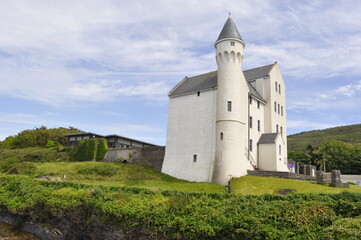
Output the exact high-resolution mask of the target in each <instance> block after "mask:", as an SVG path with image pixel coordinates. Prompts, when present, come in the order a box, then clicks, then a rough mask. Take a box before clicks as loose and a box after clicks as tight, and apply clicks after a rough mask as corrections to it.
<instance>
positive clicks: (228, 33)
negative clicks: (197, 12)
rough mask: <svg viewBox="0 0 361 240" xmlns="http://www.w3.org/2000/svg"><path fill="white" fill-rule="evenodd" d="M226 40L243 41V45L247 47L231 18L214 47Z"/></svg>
mask: <svg viewBox="0 0 361 240" xmlns="http://www.w3.org/2000/svg"><path fill="white" fill-rule="evenodd" d="M224 39H237V40H239V41H241V42H242V43H243V45H245V42H244V41H243V39H242V37H241V35H240V34H239V32H238V29H237V27H236V24H234V22H233V20H232V18H231V17H228V19H227V21H226V23H225V24H224V26H223V28H222V31H221V33H220V34H219V36H218V38H217V41H216V42H215V44H214V45H216V44H217V43H218V42H220V41H221V40H224Z"/></svg>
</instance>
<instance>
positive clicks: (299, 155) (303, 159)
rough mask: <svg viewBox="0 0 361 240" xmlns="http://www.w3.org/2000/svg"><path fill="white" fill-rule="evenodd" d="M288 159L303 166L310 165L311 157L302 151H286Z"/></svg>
mask: <svg viewBox="0 0 361 240" xmlns="http://www.w3.org/2000/svg"><path fill="white" fill-rule="evenodd" d="M288 158H290V159H292V160H294V161H296V162H299V163H303V164H311V155H310V154H308V153H306V152H302V151H288Z"/></svg>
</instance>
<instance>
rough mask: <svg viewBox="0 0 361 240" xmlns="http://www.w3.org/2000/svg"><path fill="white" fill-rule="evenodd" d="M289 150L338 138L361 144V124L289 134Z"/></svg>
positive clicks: (317, 144)
mask: <svg viewBox="0 0 361 240" xmlns="http://www.w3.org/2000/svg"><path fill="white" fill-rule="evenodd" d="M287 140H288V150H289V151H290V150H292V151H296V150H298V151H304V150H305V149H306V147H307V146H308V145H312V146H320V145H321V144H322V143H324V142H326V141H329V140H338V141H343V142H348V143H352V144H354V145H357V146H361V124H354V125H347V126H340V127H335V128H327V129H324V130H314V131H309V132H301V133H298V134H294V135H289V136H288V137H287Z"/></svg>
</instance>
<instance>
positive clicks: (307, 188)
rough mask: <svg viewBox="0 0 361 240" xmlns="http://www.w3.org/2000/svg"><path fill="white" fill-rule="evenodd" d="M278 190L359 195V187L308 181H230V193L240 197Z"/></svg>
mask: <svg viewBox="0 0 361 240" xmlns="http://www.w3.org/2000/svg"><path fill="white" fill-rule="evenodd" d="M280 189H295V190H296V191H295V193H340V192H343V191H350V192H356V193H361V187H359V186H350V188H334V187H329V186H326V185H320V184H316V183H314V182H310V181H303V180H294V179H283V178H271V177H254V176H245V177H240V178H237V179H233V180H232V193H234V194H241V195H247V194H249V195H261V194H266V193H268V194H274V193H276V192H277V191H278V190H280Z"/></svg>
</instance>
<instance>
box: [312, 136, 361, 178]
mask: <svg viewBox="0 0 361 240" xmlns="http://www.w3.org/2000/svg"><path fill="white" fill-rule="evenodd" d="M319 154H320V156H321V157H322V159H323V161H326V170H327V171H331V170H332V169H339V170H340V171H341V173H344V174H361V148H360V147H357V146H354V145H352V144H350V143H345V142H341V141H336V140H331V141H328V142H325V143H324V144H322V145H321V146H320V148H319Z"/></svg>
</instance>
